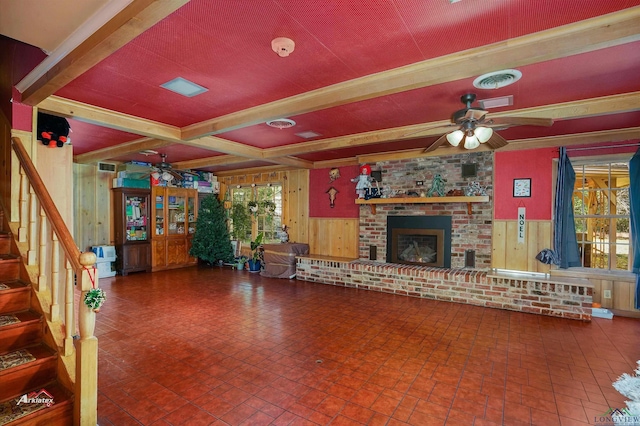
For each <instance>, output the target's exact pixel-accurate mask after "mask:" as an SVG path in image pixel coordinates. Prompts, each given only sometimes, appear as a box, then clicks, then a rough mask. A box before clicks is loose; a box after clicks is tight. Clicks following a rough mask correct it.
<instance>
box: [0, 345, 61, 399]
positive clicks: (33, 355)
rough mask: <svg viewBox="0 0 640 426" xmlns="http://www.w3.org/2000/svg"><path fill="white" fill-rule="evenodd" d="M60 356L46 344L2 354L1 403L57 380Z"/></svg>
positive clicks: (0, 356)
mask: <svg viewBox="0 0 640 426" xmlns="http://www.w3.org/2000/svg"><path fill="white" fill-rule="evenodd" d="M57 358H58V354H57V353H56V352H54V351H53V350H51V349H50V348H49V347H47V346H45V345H44V344H38V345H35V346H29V347H26V348H22V349H19V350H14V351H10V352H5V353H2V354H0V383H2V386H0V401H4V400H7V399H9V398H13V397H15V396H16V395H21V394H23V393H24V392H27V391H28V390H30V389H33V388H35V387H38V386H41V384H42V385H44V384H45V383H50V382H53V381H54V380H55V379H56V371H57Z"/></svg>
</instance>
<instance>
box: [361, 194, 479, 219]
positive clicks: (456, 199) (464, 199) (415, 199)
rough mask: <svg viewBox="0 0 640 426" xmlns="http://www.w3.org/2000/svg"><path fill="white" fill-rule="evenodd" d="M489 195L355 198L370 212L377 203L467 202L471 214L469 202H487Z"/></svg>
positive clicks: (468, 211) (374, 211) (374, 210)
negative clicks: (367, 206)
mask: <svg viewBox="0 0 640 426" xmlns="http://www.w3.org/2000/svg"><path fill="white" fill-rule="evenodd" d="M488 202H489V196H488V195H481V196H474V197H405V198H370V199H368V200H365V199H364V198H357V199H356V204H369V205H371V213H373V214H376V205H378V204H434V203H443V204H444V203H467V213H468V214H471V203H488Z"/></svg>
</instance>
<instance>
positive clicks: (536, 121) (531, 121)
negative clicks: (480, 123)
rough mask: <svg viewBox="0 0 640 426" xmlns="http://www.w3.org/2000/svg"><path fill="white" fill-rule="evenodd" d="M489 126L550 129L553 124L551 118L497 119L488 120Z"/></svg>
mask: <svg viewBox="0 0 640 426" xmlns="http://www.w3.org/2000/svg"><path fill="white" fill-rule="evenodd" d="M487 124H490V125H497V126H503V125H505V126H545V127H549V126H551V125H552V124H553V120H552V119H551V118H537V117H496V118H491V119H489V120H487Z"/></svg>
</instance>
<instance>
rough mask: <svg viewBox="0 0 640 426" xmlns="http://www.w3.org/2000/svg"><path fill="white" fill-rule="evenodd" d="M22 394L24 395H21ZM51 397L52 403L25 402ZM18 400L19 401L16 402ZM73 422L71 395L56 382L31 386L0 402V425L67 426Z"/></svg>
mask: <svg viewBox="0 0 640 426" xmlns="http://www.w3.org/2000/svg"><path fill="white" fill-rule="evenodd" d="M23 395H24V397H23ZM28 398H40V399H49V398H50V399H53V404H51V405H50V406H47V404H46V403H43V402H41V403H37V402H36V403H32V402H27V403H25V402H24V401H25V399H26V400H27V401H29V399H28ZM18 402H20V403H19V404H18ZM72 422H73V397H72V395H71V394H70V393H69V392H68V391H67V390H66V389H64V388H63V387H62V386H60V385H59V384H58V383H56V382H52V383H48V384H45V385H44V386H41V387H36V388H32V389H30V390H29V391H27V392H25V393H23V394H22V395H15V396H14V397H11V398H10V399H8V400H3V401H1V402H0V425H11V426H18V425H20V426H23V425H24V426H26V425H29V426H67V425H70V424H72Z"/></svg>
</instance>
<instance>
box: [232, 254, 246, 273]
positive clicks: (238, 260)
mask: <svg viewBox="0 0 640 426" xmlns="http://www.w3.org/2000/svg"><path fill="white" fill-rule="evenodd" d="M235 262H236V264H235V267H236V268H238V270H239V271H242V270H243V269H244V265H245V263H247V257H246V256H240V257H237V258H236V259H235Z"/></svg>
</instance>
